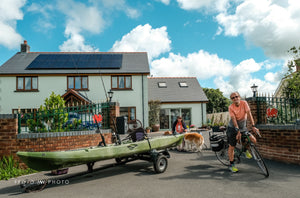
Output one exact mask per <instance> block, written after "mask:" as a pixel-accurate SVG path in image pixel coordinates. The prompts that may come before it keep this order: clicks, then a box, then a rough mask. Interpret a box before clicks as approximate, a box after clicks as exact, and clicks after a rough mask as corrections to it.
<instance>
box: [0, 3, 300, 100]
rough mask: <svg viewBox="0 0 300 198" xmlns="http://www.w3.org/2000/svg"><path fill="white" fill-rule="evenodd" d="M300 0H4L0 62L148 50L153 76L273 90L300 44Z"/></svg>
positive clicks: (244, 90)
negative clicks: (18, 56)
mask: <svg viewBox="0 0 300 198" xmlns="http://www.w3.org/2000/svg"><path fill="white" fill-rule="evenodd" d="M299 33H300V1H298V0H85V1H84V0H64V1H60V0H52V1H43V0H1V1H0V51H1V55H0V65H2V64H3V63H4V62H5V61H7V60H8V59H9V58H10V57H12V56H13V55H14V54H15V53H17V52H18V51H19V50H20V44H21V43H22V42H23V40H27V41H28V44H29V45H30V47H31V51H33V52H44V51H46V52H48V51H49V52H59V51H103V52H108V51H146V52H148V57H149V65H150V71H151V75H153V76H159V77H174V76H181V77H186V76H196V77H197V78H198V80H199V83H200V85H201V86H202V87H208V88H219V89H220V90H221V91H223V93H224V94H225V96H228V94H229V93H230V92H232V91H239V92H240V93H241V95H242V96H251V95H252V93H251V89H250V86H251V85H253V84H254V83H255V84H256V85H258V86H259V87H258V91H259V92H263V93H270V94H272V93H274V91H275V89H276V88H277V85H278V83H279V81H280V79H281V78H282V77H283V75H284V74H285V72H286V71H287V67H286V64H287V61H288V60H290V59H291V58H292V57H291V56H290V55H289V54H288V53H287V50H288V49H289V48H291V47H292V46H300V37H299V35H300V34H299Z"/></svg>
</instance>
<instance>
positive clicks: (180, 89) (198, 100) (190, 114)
mask: <svg viewBox="0 0 300 198" xmlns="http://www.w3.org/2000/svg"><path fill="white" fill-rule="evenodd" d="M148 86H149V101H150V100H159V101H160V102H161V109H160V129H161V130H170V129H171V128H172V123H173V122H174V121H175V120H176V117H177V116H179V115H180V116H182V118H183V120H184V121H185V123H186V124H187V125H191V124H193V125H195V126H197V127H201V126H202V124H205V123H206V104H207V102H208V99H207V97H206V95H205V93H204V91H203V90H202V88H201V86H200V84H199V82H198V80H197V78H196V77H163V78H162V77H148Z"/></svg>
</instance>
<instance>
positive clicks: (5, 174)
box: [0, 155, 36, 180]
mask: <svg viewBox="0 0 300 198" xmlns="http://www.w3.org/2000/svg"><path fill="white" fill-rule="evenodd" d="M34 172H36V171H34V170H32V169H21V168H20V167H19V163H18V162H16V161H15V160H14V158H13V156H12V155H11V156H8V157H6V156H3V157H2V159H1V161H0V180H4V179H5V180H8V179H10V178H13V177H18V176H21V175H26V174H30V173H34Z"/></svg>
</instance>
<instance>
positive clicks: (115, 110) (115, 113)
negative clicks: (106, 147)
mask: <svg viewBox="0 0 300 198" xmlns="http://www.w3.org/2000/svg"><path fill="white" fill-rule="evenodd" d="M109 112H110V116H109V117H110V128H111V129H112V130H114V129H115V124H116V118H117V117H119V116H120V105H119V103H118V102H111V103H110V111H109Z"/></svg>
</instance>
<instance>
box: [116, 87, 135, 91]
mask: <svg viewBox="0 0 300 198" xmlns="http://www.w3.org/2000/svg"><path fill="white" fill-rule="evenodd" d="M111 90H112V91H133V89H132V88H129V89H118V88H112V89H111Z"/></svg>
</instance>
